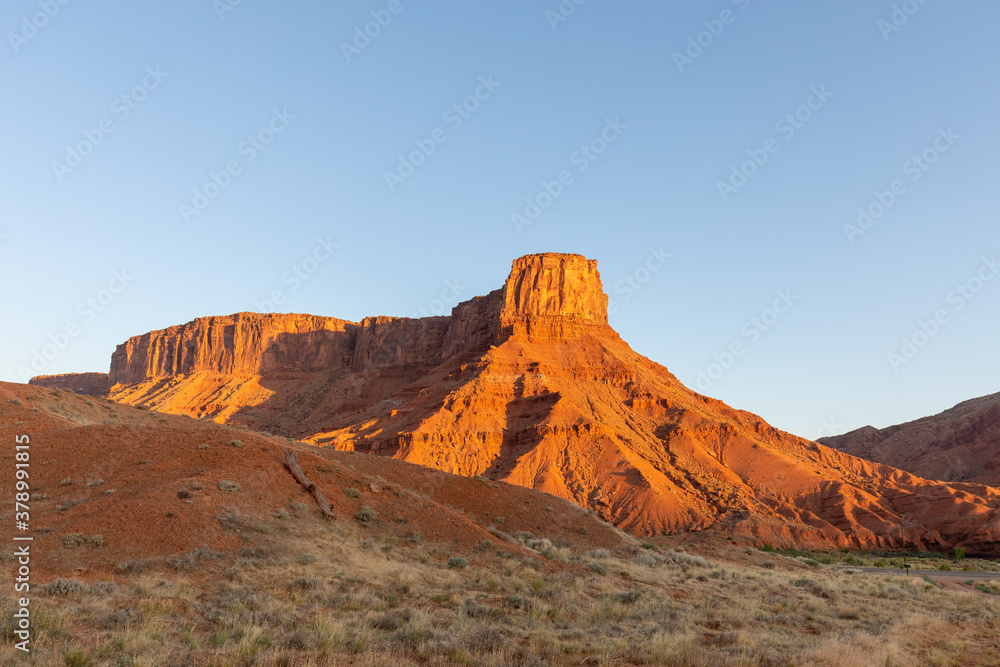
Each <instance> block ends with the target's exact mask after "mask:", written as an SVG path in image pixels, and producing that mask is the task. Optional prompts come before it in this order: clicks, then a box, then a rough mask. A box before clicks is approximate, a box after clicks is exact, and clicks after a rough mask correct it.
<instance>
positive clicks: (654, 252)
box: [0, 0, 1000, 438]
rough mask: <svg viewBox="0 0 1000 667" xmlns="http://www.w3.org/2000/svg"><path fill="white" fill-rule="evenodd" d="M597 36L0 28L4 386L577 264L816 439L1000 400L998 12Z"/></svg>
mask: <svg viewBox="0 0 1000 667" xmlns="http://www.w3.org/2000/svg"><path fill="white" fill-rule="evenodd" d="M577 3H580V0H563V2H562V3H561V4H560V2H558V0H534V1H531V2H527V1H524V0H504V1H503V2H499V1H498V2H458V1H450V2H444V1H440V2H429V1H424V2H420V1H415V0H393V1H391V2H390V0H369V1H366V2H320V1H318V0H312V1H308V0H307V1H304V2H291V3H290V2H284V3H279V2H273V1H271V2H269V1H267V0H242V2H237V0H219V1H218V2H214V3H213V1H212V0H176V1H174V2H170V3H136V2H124V1H117V2H100V3H96V2H83V1H82V0H8V1H7V2H4V3H3V4H2V7H0V32H2V34H3V36H4V37H3V44H2V45H0V86H2V87H0V90H2V95H0V119H2V123H0V155H2V157H3V159H2V160H0V275H2V285H3V291H2V293H0V300H2V304H0V308H2V310H3V313H4V317H3V320H2V328H0V336H2V341H3V344H2V346H0V355H2V356H0V378H2V379H3V380H9V381H23V377H22V373H21V372H20V371H19V368H20V367H28V368H30V366H31V363H32V359H33V358H34V359H35V362H36V365H37V366H39V369H38V370H37V371H34V370H33V371H31V372H32V374H35V373H62V372H80V371H88V370H107V367H108V362H109V358H110V355H111V353H112V352H113V350H114V348H115V345H116V344H117V343H120V342H122V341H124V340H125V339H126V338H127V337H129V336H131V335H135V334H141V333H144V332H146V331H149V330H152V329H157V328H162V327H165V326H169V325H172V324H179V323H183V322H186V321H189V320H191V319H193V318H195V317H199V316H205V315H221V314H229V313H233V312H237V311H241V310H261V309H265V310H266V309H268V308H269V306H268V304H266V303H264V301H265V300H266V299H268V298H269V297H270V296H271V295H272V293H274V292H275V291H280V295H278V296H280V298H281V303H279V304H276V305H275V310H277V311H281V312H306V313H314V314H318V315H328V316H334V317H341V318H346V319H352V320H358V319H360V318H362V317H364V316H366V315H379V314H384V315H398V316H412V315H415V314H418V313H420V312H421V309H423V310H424V311H426V312H431V311H434V312H441V311H442V309H444V308H450V306H452V305H454V303H455V302H457V301H458V300H459V299H461V300H464V299H467V298H471V297H472V296H475V295H478V294H485V293H486V292H488V291H490V290H492V289H495V288H496V287H498V286H500V285H501V284H502V281H503V280H504V278H505V277H506V275H507V273H508V272H509V270H510V263H511V260H512V259H514V258H515V257H517V256H520V255H524V254H528V253H535V252H543V251H557V252H576V253H581V254H584V255H586V256H587V257H590V258H594V259H597V260H598V261H599V268H600V271H601V274H602V276H603V279H604V284H605V289H606V291H607V292H608V294H609V295H610V296H611V298H612V299H613V301H614V309H613V311H614V312H613V313H612V315H611V322H612V324H613V326H614V327H615V328H616V329H617V330H618V331H619V332H620V333H621V334H622V336H623V337H624V338H625V340H627V341H628V342H629V343H630V344H631V345H632V346H633V348H635V349H636V350H637V351H639V352H641V353H643V354H645V355H646V356H648V357H650V358H652V359H654V360H656V361H658V362H660V363H662V364H664V365H665V366H667V367H668V368H669V369H670V370H671V371H672V372H673V373H674V374H675V375H677V377H678V378H679V379H680V380H681V381H683V382H685V383H686V384H688V385H689V386H692V387H694V388H696V389H700V390H701V391H703V393H707V394H709V395H711V396H715V397H718V398H720V399H722V400H724V401H726V402H728V403H730V404H731V405H733V406H735V407H738V408H743V409H747V410H751V411H753V412H757V413H759V414H761V415H762V416H764V417H765V418H766V419H767V420H769V421H770V422H772V423H773V424H775V425H776V426H778V427H780V428H783V429H787V430H790V431H792V432H795V433H797V434H800V435H803V436H806V437H810V438H812V437H817V436H818V435H821V434H824V433H825V434H831V433H833V432H842V431H845V430H848V429H852V428H856V427H859V426H862V425H865V424H873V425H876V426H886V425H889V424H892V423H897V422H900V421H905V420H908V419H913V418H917V417H920V416H923V415H926V414H931V413H934V412H938V411H940V410H942V409H945V408H948V407H950V406H951V405H953V404H954V403H957V402H959V401H962V400H965V399H968V398H973V397H976V396H980V395H984V394H988V393H994V392H997V391H1000V354H998V349H997V332H998V329H1000V316H998V313H1000V308H998V306H1000V279H998V280H992V281H990V280H987V278H993V277H994V274H995V273H997V272H998V271H1000V267H996V266H995V265H993V264H992V261H993V258H994V257H996V255H997V254H1000V239H998V234H997V220H998V216H997V214H998V209H1000V206H998V196H997V195H998V192H1000V188H998V185H997V183H998V176H1000V166H998V156H1000V124H998V122H997V118H1000V49H998V48H997V38H996V35H997V30H998V27H1000V5H998V4H997V3H996V2H990V1H987V0H970V1H969V2H962V3H954V2H953V3H947V2H944V1H943V0H925V1H923V2H919V1H918V0H907V1H906V2H895V3H894V2H891V1H889V0H877V1H874V2H873V1H871V0H867V1H865V2H862V1H860V0H852V1H848V2H831V1H827V2H801V1H798V2H792V1H791V0H786V1H784V2H766V3H765V2H761V1H759V0H737V1H731V0H715V1H713V2H698V3H695V2H685V3H680V2H659V1H657V2H654V1H652V0H646V1H642V2H638V1H637V2H610V1H609V0H586V1H583V2H582V3H580V4H577ZM366 32H367V33H368V34H367V35H366V34H365V33H366ZM456 105H457V108H456ZM415 151H416V153H414V152H415ZM914 158H916V159H914ZM387 173H388V175H387ZM560 177H562V182H560ZM526 200H528V201H526ZM534 207H537V209H536V208H534ZM859 208H861V209H862V211H865V212H867V217H861V216H860V214H859ZM515 214H516V215H518V216H520V217H513V216H515ZM859 217H860V221H859ZM664 255H669V257H664ZM984 258H985V262H984ZM296 267H298V269H297V271H298V274H297V273H296ZM652 269H655V270H652ZM959 287H961V289H959ZM456 293H457V296H456ZM88 300H89V301H90V304H89V305H88ZM779 311H781V312H779ZM754 318H756V320H755V319H754ZM921 322H923V326H922V327H921ZM67 328H68V329H69V330H70V331H71V333H72V334H73V335H64V334H63V333H62V332H65V331H66V330H67ZM904 338H905V339H906V340H907V341H909V343H908V344H904ZM46 345H50V347H49V348H47V349H46V348H45V346H46ZM53 346H55V347H53ZM57 348H58V349H57ZM733 351H735V352H737V353H738V354H735V355H733V356H732V357H731V358H730V357H728V356H727V355H728V354H732V352H733ZM46 352H47V353H48V356H49V357H51V358H44V357H43V356H38V355H44V354H45V353H46ZM36 353H37V354H36ZM891 355H896V356H891ZM712 364H718V365H717V366H712ZM701 374H704V375H701Z"/></svg>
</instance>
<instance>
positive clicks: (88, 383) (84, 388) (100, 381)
mask: <svg viewBox="0 0 1000 667" xmlns="http://www.w3.org/2000/svg"><path fill="white" fill-rule="evenodd" d="M28 384H31V385H35V386H37V387H51V388H55V389H67V390H69V391H72V392H76V393H77V394H85V395H87V396H103V395H104V394H106V393H107V392H108V374H107V373H64V374H62V375H39V376H37V377H33V378H31V379H30V380H29V381H28Z"/></svg>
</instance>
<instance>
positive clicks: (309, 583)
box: [292, 577, 319, 591]
mask: <svg viewBox="0 0 1000 667" xmlns="http://www.w3.org/2000/svg"><path fill="white" fill-rule="evenodd" d="M292 588H293V589H295V590H297V591H311V590H315V589H317V588H319V579H317V578H315V577H298V578H296V579H295V581H293V582H292Z"/></svg>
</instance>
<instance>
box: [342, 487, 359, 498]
mask: <svg viewBox="0 0 1000 667" xmlns="http://www.w3.org/2000/svg"><path fill="white" fill-rule="evenodd" d="M344 495H345V496H347V497H348V498H360V497H361V492H360V491H358V490H357V489H354V488H351V487H347V488H345V489H344Z"/></svg>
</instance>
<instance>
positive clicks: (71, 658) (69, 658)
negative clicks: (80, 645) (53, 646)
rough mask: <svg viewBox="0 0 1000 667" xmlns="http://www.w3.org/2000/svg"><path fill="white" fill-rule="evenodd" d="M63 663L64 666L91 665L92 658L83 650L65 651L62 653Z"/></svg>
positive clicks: (87, 666)
mask: <svg viewBox="0 0 1000 667" xmlns="http://www.w3.org/2000/svg"><path fill="white" fill-rule="evenodd" d="M63 664H64V665H66V667H91V666H92V665H93V664H94V659H93V658H91V657H90V654H89V653H84V652H83V651H67V652H66V653H64V654H63Z"/></svg>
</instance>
